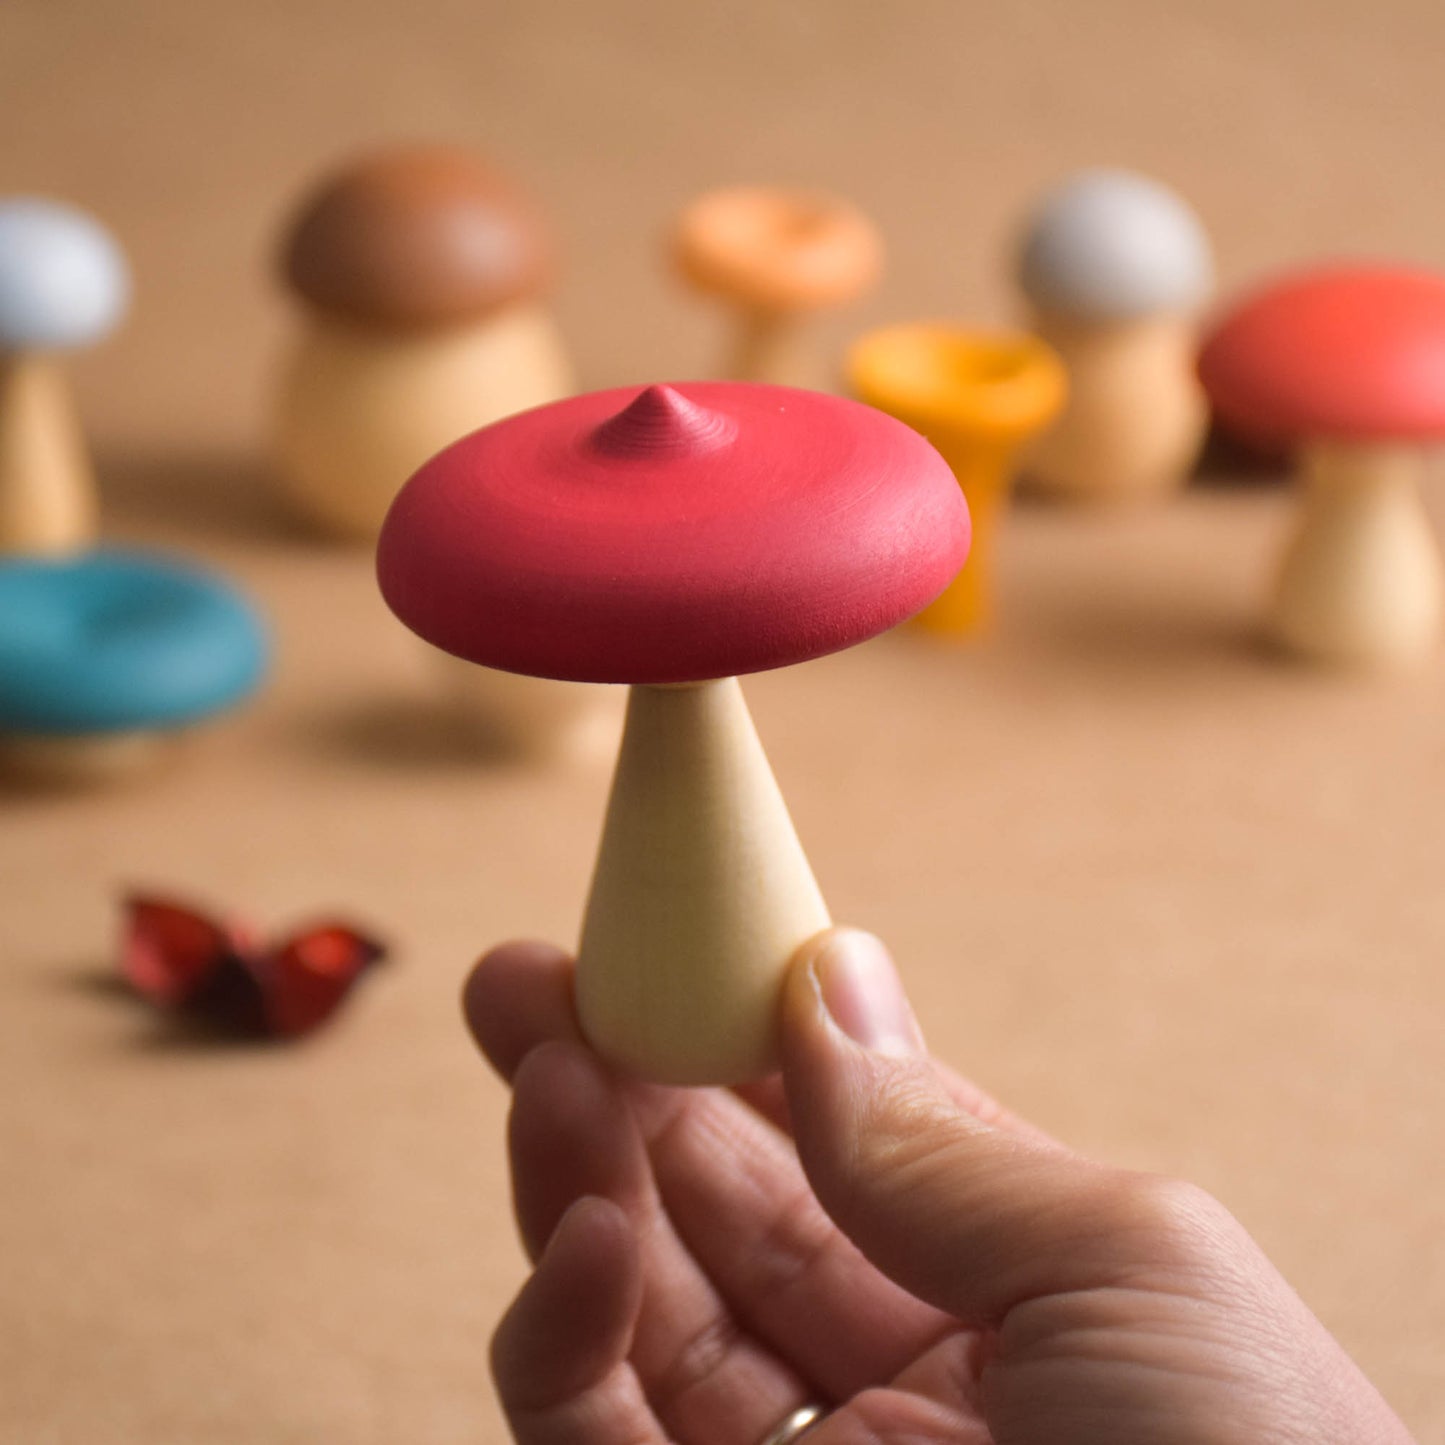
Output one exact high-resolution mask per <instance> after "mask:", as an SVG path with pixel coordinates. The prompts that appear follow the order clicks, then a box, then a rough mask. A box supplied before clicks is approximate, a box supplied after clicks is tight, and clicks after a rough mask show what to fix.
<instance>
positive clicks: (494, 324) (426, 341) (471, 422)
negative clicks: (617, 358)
mask: <svg viewBox="0 0 1445 1445" xmlns="http://www.w3.org/2000/svg"><path fill="white" fill-rule="evenodd" d="M571 385H572V381H571V375H570V370H569V367H568V363H567V359H566V356H565V353H564V352H563V349H562V343H561V338H560V336H559V334H558V332H557V328H556V326H555V324H554V323H553V321H552V319H551V317H550V315H548V313H547V312H545V311H544V310H542V309H541V308H540V307H537V306H515V307H511V308H509V309H507V310H506V311H503V312H499V313H498V314H496V315H494V316H490V317H487V318H486V319H485V320H484V321H480V322H476V323H474V324H471V325H467V326H458V327H451V328H447V329H445V330H442V331H439V332H435V331H423V332H418V333H411V332H401V333H391V332H383V331H375V330H368V329H365V328H362V327H359V326H355V325H349V324H346V323H343V322H340V321H330V320H325V319H322V318H313V319H310V323H309V325H308V326H307V328H306V330H305V332H304V334H303V335H302V336H301V337H300V338H299V339H298V341H297V343H296V346H295V349H294V350H293V352H292V354H291V356H290V358H289V359H288V361H287V363H286V365H285V368H284V369H283V372H282V375H281V378H280V385H279V388H278V394H277V408H276V436H275V450H276V466H277V474H278V480H279V482H280V484H281V486H282V488H283V490H284V492H285V494H286V498H287V500H288V501H289V502H290V503H291V505H292V507H293V508H294V510H295V511H297V512H298V513H299V514H300V515H301V516H303V517H304V518H305V519H306V520H307V521H308V522H310V523H311V524H312V525H313V526H314V527H315V528H317V529H318V530H319V531H321V532H324V533H327V534H329V535H331V536H333V537H336V538H338V539H343V540H345V539H349V540H352V541H368V542H369V541H373V540H374V539H375V537H376V534H377V532H378V531H379V530H380V529H381V523H382V520H383V519H384V518H385V516H386V511H387V508H388V507H390V506H391V503H392V499H393V498H394V497H395V496H396V494H397V492H399V491H400V490H401V487H402V483H404V482H405V481H406V479H407V478H408V477H409V476H410V475H411V474H412V473H413V472H414V471H415V470H416V469H417V468H418V467H419V466H421V464H422V463H423V462H425V461H427V460H428V459H429V458H430V457H431V456H433V455H434V454H435V453H437V452H439V451H441V450H442V448H443V447H446V446H450V445H451V443H452V442H454V441H457V440H458V439H459V438H461V437H463V436H465V435H466V434H467V433H468V432H472V431H475V430H477V428H478V427H482V426H486V425H487V424H488V423H490V422H494V421H496V420H498V419H499V418H500V417H504V416H507V415H509V414H511V413H512V412H516V411H523V410H525V409H526V408H527V407H532V406H540V405H541V404H542V403H543V402H548V401H555V400H556V399H557V398H558V397H561V396H565V395H566V394H567V392H568V391H569V390H571Z"/></svg>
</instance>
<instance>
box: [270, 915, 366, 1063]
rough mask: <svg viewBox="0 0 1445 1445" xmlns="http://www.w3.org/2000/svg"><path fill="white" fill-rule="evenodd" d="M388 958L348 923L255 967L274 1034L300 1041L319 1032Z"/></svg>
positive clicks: (280, 950)
mask: <svg viewBox="0 0 1445 1445" xmlns="http://www.w3.org/2000/svg"><path fill="white" fill-rule="evenodd" d="M385 953H386V949H385V948H384V946H383V945H382V944H381V943H379V942H378V941H377V940H376V939H374V938H371V937H369V936H368V935H366V934H364V933H361V932H359V931H358V930H357V929H354V928H351V927H349V926H348V925H347V924H344V923H327V924H321V925H318V926H316V927H312V928H308V929H304V930H302V931H300V932H298V933H295V934H293V935H292V936H291V937H290V938H289V939H287V940H286V941H285V942H283V943H282V944H280V945H279V946H278V947H276V948H274V949H272V950H270V951H269V952H268V953H266V954H265V955H264V956H263V957H261V958H259V959H257V960H256V963H255V965H254V971H255V974H256V977H257V979H258V981H259V982H260V984H261V991H262V994H263V996H264V998H265V1002H266V1017H267V1020H268V1022H269V1023H270V1026H271V1031H272V1032H273V1033H274V1034H277V1035H279V1036H281V1037H283V1038H296V1037H298V1036H300V1035H302V1034H308V1033H310V1032H311V1031H312V1030H313V1029H315V1028H318V1027H319V1026H320V1025H321V1024H323V1023H325V1021H326V1020H327V1019H328V1018H330V1017H331V1015H332V1014H333V1013H335V1011H336V1010H337V1008H338V1007H339V1006H340V1005H341V1002H342V1000H343V999H345V997H346V995H347V994H348V993H350V992H351V989H352V987H353V985H354V984H355V983H356V980H357V979H358V978H359V977H360V976H361V974H362V973H363V972H364V971H365V970H366V969H367V968H368V967H370V965H371V964H373V963H376V962H379V961H380V960H381V959H382V958H383V957H384V956H385Z"/></svg>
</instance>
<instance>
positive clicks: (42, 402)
mask: <svg viewBox="0 0 1445 1445" xmlns="http://www.w3.org/2000/svg"><path fill="white" fill-rule="evenodd" d="M129 297H130V276H129V272H128V270H127V268H126V264H125V258H124V256H123V255H122V254H121V252H120V248H119V247H118V246H117V245H116V244H115V242H114V240H112V239H111V236H110V233H109V232H108V231H106V229H105V228H104V227H103V226H102V225H101V224H100V223H99V222H98V221H96V220H95V219H93V218H92V217H91V216H88V215H86V214H85V212H84V211H80V210H77V209H76V208H75V207H73V206H68V205H62V204H61V203H60V202H58V201H49V200H41V199H38V198H35V197H28V196H21V197H13V198H10V199H8V200H3V201H0V553H5V552H18V553H22V554H27V555H35V554H40V553H64V552H70V551H74V550H76V549H77V548H80V547H86V546H88V545H89V544H90V543H91V542H92V541H94V539H95V535H96V531H97V526H98V510H99V509H98V505H97V501H96V491H95V477H94V474H93V472H92V470H91V465H90V457H89V452H88V450H87V448H86V445H85V440H84V437H83V436H82V433H81V429H80V424H79V421H78V420H77V418H76V415H75V410H74V406H73V404H72V401H71V397H70V389H69V385H68V383H67V380H66V376H65V372H64V368H63V365H62V362H61V360H60V354H61V353H62V352H65V351H69V350H71V349H73V348H75V347H79V346H87V345H89V344H90V343H92V342H94V341H98V340H100V338H101V337H103V336H105V335H106V334H107V333H108V332H109V331H110V330H111V329H112V327H114V326H115V324H116V323H117V322H118V321H119V320H120V318H121V316H122V315H123V314H124V312H125V308H126V303H127V301H128V300H129Z"/></svg>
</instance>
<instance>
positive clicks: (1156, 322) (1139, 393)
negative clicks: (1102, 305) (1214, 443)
mask: <svg viewBox="0 0 1445 1445" xmlns="http://www.w3.org/2000/svg"><path fill="white" fill-rule="evenodd" d="M1033 329H1034V331H1035V333H1036V334H1037V335H1038V336H1040V337H1042V338H1043V340H1045V341H1047V342H1048V343H1049V345H1050V346H1052V347H1053V348H1054V350H1055V351H1057V352H1058V353H1059V356H1060V357H1061V358H1062V359H1063V362H1064V364H1065V366H1066V367H1067V368H1068V373H1069V399H1068V401H1067V402H1066V403H1065V405H1064V411H1063V415H1062V416H1060V418H1059V419H1058V421H1056V422H1055V423H1054V424H1053V425H1052V426H1051V427H1050V428H1049V429H1048V431H1047V432H1045V433H1044V434H1043V436H1041V437H1040V438H1039V440H1038V441H1037V442H1036V443H1035V445H1034V446H1033V447H1031V448H1030V450H1029V453H1028V457H1027V459H1026V461H1025V462H1024V469H1025V471H1026V472H1027V474H1028V476H1029V478H1030V479H1031V480H1033V481H1034V482H1036V483H1037V484H1038V486H1039V488H1040V490H1043V491H1047V492H1048V493H1050V494H1051V495H1053V496H1057V497H1062V498H1067V499H1068V500H1071V501H1079V502H1106V503H1113V502H1143V501H1149V500H1151V499H1154V498H1159V497H1167V496H1170V495H1172V494H1173V493H1175V492H1177V491H1178V490H1179V489H1180V488H1181V487H1183V485H1184V483H1185V481H1186V480H1187V479H1188V476H1189V473H1190V470H1191V469H1192V468H1193V466H1194V463H1195V461H1196V460H1197V459H1198V456H1199V452H1200V449H1201V447H1202V446H1203V444H1204V434H1205V429H1206V427H1207V425H1208V421H1209V405H1208V402H1207V400H1206V399H1205V395H1204V389H1203V387H1201V386H1200V384H1199V381H1198V378H1197V377H1196V376H1195V374H1194V359H1195V356H1196V354H1197V352H1198V350H1199V328H1198V324H1197V323H1196V322H1195V320H1194V318H1193V317H1191V316H1178V315H1166V316H1145V317H1140V318H1139V319H1137V320H1133V321H1118V322H1097V321H1094V322H1090V321H1078V320H1074V319H1072V318H1068V317H1062V316H1055V315H1050V314H1040V315H1038V316H1036V317H1035V318H1034V323H1033Z"/></svg>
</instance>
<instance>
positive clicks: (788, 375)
mask: <svg viewBox="0 0 1445 1445" xmlns="http://www.w3.org/2000/svg"><path fill="white" fill-rule="evenodd" d="M801 333H802V326H801V324H800V323H799V321H798V319H797V318H796V317H795V316H791V315H788V314H786V313H783V312H773V311H743V312H740V313H739V315H738V323H737V333H736V335H735V336H734V338H733V350H732V354H731V355H730V356H729V357H728V360H727V369H726V371H725V372H724V375H725V376H727V377H728V378H729V379H730V380H732V381H766V382H770V383H772V384H773V385H774V386H802V387H809V388H817V387H818V386H819V385H820V384H821V382H820V378H819V377H818V376H817V375H816V372H817V371H818V366H817V363H816V361H815V360H813V359H812V358H810V357H809V355H808V348H807V345H806V343H805V341H804V339H803V337H802V334H801Z"/></svg>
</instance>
